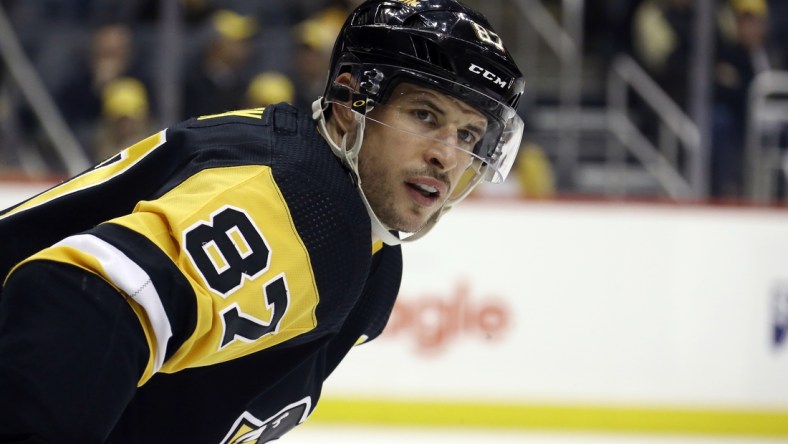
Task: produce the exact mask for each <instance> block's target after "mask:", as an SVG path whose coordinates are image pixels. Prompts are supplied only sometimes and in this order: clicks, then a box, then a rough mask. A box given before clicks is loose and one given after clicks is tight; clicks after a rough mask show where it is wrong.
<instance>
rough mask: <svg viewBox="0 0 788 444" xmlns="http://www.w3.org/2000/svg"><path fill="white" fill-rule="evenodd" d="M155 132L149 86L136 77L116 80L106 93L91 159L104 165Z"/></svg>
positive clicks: (106, 89) (106, 87)
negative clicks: (103, 161)
mask: <svg viewBox="0 0 788 444" xmlns="http://www.w3.org/2000/svg"><path fill="white" fill-rule="evenodd" d="M153 132H154V128H153V125H152V121H151V118H150V105H149V101H148V91H147V89H146V88H145V85H144V84H143V83H142V82H141V81H139V80H138V79H135V78H132V77H121V78H118V79H115V80H113V81H111V82H109V83H108V84H107V85H106V86H105V87H104V90H103V92H102V110H101V119H100V121H99V125H98V127H97V130H96V136H95V142H94V144H93V146H94V150H93V152H92V153H91V154H92V156H91V158H92V160H93V161H94V162H100V161H102V160H104V159H107V158H109V157H111V156H113V155H115V154H116V153H117V152H118V151H120V150H122V149H124V148H126V147H128V146H131V145H132V144H133V143H135V142H137V141H139V140H142V139H144V138H145V137H147V136H149V135H150V134H152V133H153Z"/></svg>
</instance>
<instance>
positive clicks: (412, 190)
mask: <svg viewBox="0 0 788 444" xmlns="http://www.w3.org/2000/svg"><path fill="white" fill-rule="evenodd" d="M405 185H406V186H407V189H408V194H409V195H410V197H411V199H413V200H414V201H415V202H416V203H417V204H419V205H421V206H424V207H431V206H433V205H435V204H436V203H437V202H439V201H441V200H443V199H442V198H443V196H445V195H446V192H447V190H448V188H449V187H448V185H446V183H444V182H442V181H440V180H438V179H435V178H432V177H419V178H415V179H411V180H409V181H407V182H405Z"/></svg>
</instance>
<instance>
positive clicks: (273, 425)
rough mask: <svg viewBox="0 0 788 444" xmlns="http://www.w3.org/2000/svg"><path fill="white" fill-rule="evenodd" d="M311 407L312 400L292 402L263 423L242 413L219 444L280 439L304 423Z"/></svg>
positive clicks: (246, 413)
mask: <svg viewBox="0 0 788 444" xmlns="http://www.w3.org/2000/svg"><path fill="white" fill-rule="evenodd" d="M311 406H312V398H310V397H309V396H307V397H306V398H304V399H302V400H300V401H298V402H294V403H292V404H290V405H288V406H287V407H285V408H283V409H282V410H280V411H279V412H278V413H277V414H275V415H274V416H272V417H270V418H268V419H267V420H265V421H261V420H259V419H257V418H256V417H255V416H254V415H252V414H251V413H249V412H244V413H243V414H242V415H241V416H240V417H239V418H238V419H237V420H236V421H235V424H233V428H232V429H231V430H230V432H229V433H227V436H225V438H224V439H223V440H222V443H221V444H242V443H244V444H246V443H252V444H263V443H266V442H271V441H273V440H276V439H279V438H281V437H282V436H283V435H284V434H285V433H287V432H289V431H290V430H292V429H293V428H295V426H297V425H299V424H301V423H302V422H304V421H306V419H307V418H308V417H309V413H310V410H311Z"/></svg>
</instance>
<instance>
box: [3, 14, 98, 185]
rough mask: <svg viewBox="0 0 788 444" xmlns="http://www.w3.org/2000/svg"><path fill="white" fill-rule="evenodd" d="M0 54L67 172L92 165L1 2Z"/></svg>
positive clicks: (74, 171)
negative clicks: (29, 56)
mask: <svg viewBox="0 0 788 444" xmlns="http://www.w3.org/2000/svg"><path fill="white" fill-rule="evenodd" d="M0 57H2V59H3V60H4V61H5V65H6V67H7V69H8V72H9V74H10V76H11V78H12V79H13V81H14V83H15V84H16V85H17V87H18V88H19V90H20V92H21V93H22V95H23V96H24V98H25V99H26V100H27V102H28V103H29V105H30V108H31V110H32V111H33V113H34V114H35V116H36V118H37V119H38V121H39V122H40V124H41V127H42V129H43V130H44V133H45V134H46V136H47V137H48V139H49V140H50V141H51V143H52V146H53V147H54V149H55V152H56V153H57V155H58V156H59V157H60V160H61V161H62V163H63V165H65V167H66V170H67V171H68V173H69V174H71V175H74V174H77V173H79V172H82V171H84V170H85V169H87V168H88V167H89V166H90V164H91V162H90V160H89V159H88V156H87V154H85V151H84V150H83V149H82V147H81V146H80V144H79V142H78V141H77V139H76V137H75V136H74V134H73V133H72V132H71V129H70V128H69V127H68V125H67V124H66V122H65V120H64V119H63V116H62V114H61V113H60V111H59V110H58V108H57V106H56V105H55V103H54V101H53V100H52V97H51V96H50V95H49V93H48V92H47V89H46V87H45V86H44V82H43V81H42V80H41V76H39V74H38V72H37V71H36V70H35V68H34V67H33V64H32V63H31V62H30V60H29V59H28V57H27V55H26V54H25V52H24V50H23V49H22V45H21V44H20V43H19V39H18V38H17V36H16V33H15V32H14V29H13V26H12V25H11V21H10V20H9V19H8V15H7V14H6V12H5V10H4V9H3V6H2V5H0ZM20 154H22V155H23V156H35V155H36V154H37V152H32V151H25V152H24V153H20ZM38 157H40V154H39V155H38ZM39 162H40V163H41V164H43V161H42V160H36V161H35V162H34V163H39ZM39 173H40V171H39Z"/></svg>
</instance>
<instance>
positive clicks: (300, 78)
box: [293, 14, 342, 109]
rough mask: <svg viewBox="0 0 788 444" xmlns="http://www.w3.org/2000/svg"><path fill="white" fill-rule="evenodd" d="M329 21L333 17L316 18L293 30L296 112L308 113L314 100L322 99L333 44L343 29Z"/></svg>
mask: <svg viewBox="0 0 788 444" xmlns="http://www.w3.org/2000/svg"><path fill="white" fill-rule="evenodd" d="M332 17H333V15H332V14H327V15H317V16H315V17H314V18H310V19H307V20H305V21H303V22H301V23H299V24H298V25H297V26H295V28H294V29H293V33H294V40H295V44H296V48H295V57H294V62H293V65H294V66H293V70H294V76H293V81H294V82H293V83H294V84H295V86H296V98H295V102H296V103H294V105H295V106H296V107H298V108H301V109H311V106H312V102H313V101H314V100H315V98H317V97H318V96H322V95H323V88H324V87H325V85H326V78H327V77H328V63H329V60H330V58H331V50H332V49H333V42H334V39H335V38H336V36H337V33H338V32H339V29H340V28H341V26H342V23H339V22H337V21H336V20H335V19H334V18H332Z"/></svg>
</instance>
